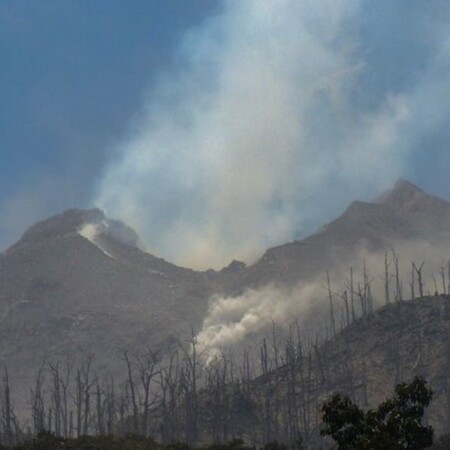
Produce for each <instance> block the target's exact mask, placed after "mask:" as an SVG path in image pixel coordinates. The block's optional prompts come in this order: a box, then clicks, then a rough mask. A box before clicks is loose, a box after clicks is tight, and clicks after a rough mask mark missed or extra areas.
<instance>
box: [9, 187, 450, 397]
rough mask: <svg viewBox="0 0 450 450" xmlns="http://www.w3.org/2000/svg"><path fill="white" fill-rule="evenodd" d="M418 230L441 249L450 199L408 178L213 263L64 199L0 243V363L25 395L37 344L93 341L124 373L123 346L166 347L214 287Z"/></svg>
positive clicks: (105, 365) (192, 321)
mask: <svg viewBox="0 0 450 450" xmlns="http://www.w3.org/2000/svg"><path fill="white" fill-rule="evenodd" d="M417 241H421V242H425V243H427V245H428V246H429V247H427V249H428V250H429V249H430V248H431V249H432V251H431V253H430V254H428V255H426V256H427V258H435V259H438V260H439V261H440V259H441V255H442V254H447V253H446V252H447V249H449V248H450V204H449V203H448V202H446V201H444V200H440V199H437V198H435V197H432V196H430V195H428V194H426V193H424V192H423V191H422V190H420V189H419V188H417V187H416V186H414V185H412V184H411V183H409V182H406V181H402V182H399V183H397V185H396V186H395V187H394V188H393V189H392V190H391V191H390V192H388V193H386V194H384V195H383V196H381V197H380V198H378V199H376V200H374V201H373V202H370V203H364V202H354V203H353V204H352V205H350V207H349V208H348V209H347V210H346V211H345V212H344V213H343V215H342V216H340V217H339V218H337V219H336V220H334V221H332V222H330V223H329V224H327V225H325V226H324V227H323V228H322V229H321V230H319V231H318V232H317V233H316V234H313V235H312V236H310V237H308V238H306V239H304V240H302V241H295V242H291V243H288V244H284V245H281V246H278V247H274V248H272V249H269V250H267V251H266V252H265V253H264V255H263V256H262V258H261V259H260V260H259V261H257V262H256V263H255V264H252V265H250V266H245V264H243V263H240V262H238V261H233V262H232V263H231V264H230V265H229V266H228V267H226V268H224V269H223V270H221V271H219V272H216V271H213V270H209V271H206V272H196V271H193V270H191V269H186V268H181V267H177V266H175V265H173V264H171V263H170V262H167V261H164V260H163V259H161V258H158V257H156V256H153V255H151V254H149V253H147V252H145V251H144V250H142V246H141V244H140V242H139V237H138V236H137V235H136V233H135V232H134V231H133V230H132V229H131V228H129V227H128V226H127V225H125V224H123V223H121V222H117V221H113V220H110V219H108V218H106V217H105V215H104V213H103V212H102V211H100V210H96V209H94V210H88V211H85V210H69V211H66V212H65V213H63V214H60V215H58V216H55V217H52V218H49V219H46V220H44V221H42V222H39V223H37V224H35V225H33V226H31V227H30V228H29V230H27V231H26V232H25V233H24V235H23V236H22V238H21V239H20V240H19V241H18V242H17V243H16V244H14V245H13V246H12V247H10V248H9V249H8V250H6V251H5V252H3V253H2V254H0V336H1V341H0V364H2V365H4V364H7V365H8V367H9V370H10V372H11V373H13V374H14V383H15V389H17V390H18V391H19V392H22V393H24V394H23V397H26V392H28V386H29V385H30V384H31V382H32V381H33V378H34V374H35V373H36V371H37V370H38V368H39V367H40V365H41V362H42V360H43V358H45V357H46V356H51V357H52V358H53V359H59V360H65V359H67V357H71V358H77V357H78V356H79V355H80V354H81V353H92V354H94V355H95V361H96V370H97V371H99V372H100V373H106V372H112V373H114V374H116V375H121V374H123V370H122V369H123V361H122V355H123V351H124V350H126V349H131V350H137V349H142V348H144V347H151V348H154V349H163V350H164V349H167V348H168V347H169V346H170V344H171V343H172V344H176V343H177V342H179V341H186V339H188V338H189V337H190V336H191V333H192V329H194V330H200V329H201V328H202V324H203V322H204V320H205V317H207V315H208V314H209V312H208V311H209V310H208V306H209V305H210V304H211V300H210V299H211V297H213V296H214V295H222V296H230V295H231V296H233V295H237V294H241V293H243V292H245V291H246V289H248V288H260V287H263V286H266V285H268V284H271V283H274V282H275V283H277V284H278V285H280V286H293V285H295V284H296V283H299V282H300V283H301V282H305V281H308V280H314V279H317V278H318V277H322V276H323V275H324V273H325V271H326V270H327V269H330V270H333V269H341V268H342V267H343V268H344V269H345V270H346V269H347V266H348V263H349V261H352V258H353V259H354V258H356V257H358V256H359V255H360V252H361V251H362V250H363V249H364V251H375V250H376V251H378V250H383V249H385V248H390V247H391V246H395V245H403V246H405V244H406V246H408V245H409V243H416V242H417ZM436 244H437V245H436ZM433 246H435V247H436V248H437V249H438V250H436V252H435V250H434V247H433ZM433 252H435V253H433ZM421 256H422V255H421ZM408 264H409V262H408ZM405 284H406V282H405ZM433 292H434V289H433ZM288 319H289V318H288V317H286V320H285V323H287V322H288ZM228 320H229V319H228ZM310 323H311V324H315V323H323V319H322V318H321V317H315V318H314V321H310ZM119 367H121V368H122V369H119ZM121 370H122V371H121Z"/></svg>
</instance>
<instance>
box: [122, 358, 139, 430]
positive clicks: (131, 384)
mask: <svg viewBox="0 0 450 450" xmlns="http://www.w3.org/2000/svg"><path fill="white" fill-rule="evenodd" d="M123 358H124V360H125V362H126V365H127V371H128V386H129V388H130V394H131V405H132V407H133V433H134V434H138V432H139V423H138V421H139V408H138V400H137V393H136V387H135V380H134V376H133V368H132V363H131V360H130V358H129V356H128V352H127V351H125V352H124V354H123Z"/></svg>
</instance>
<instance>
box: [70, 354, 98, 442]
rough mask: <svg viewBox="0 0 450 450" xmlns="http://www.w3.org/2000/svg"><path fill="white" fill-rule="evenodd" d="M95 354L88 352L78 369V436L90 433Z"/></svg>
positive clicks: (76, 397)
mask: <svg viewBox="0 0 450 450" xmlns="http://www.w3.org/2000/svg"><path fill="white" fill-rule="evenodd" d="M92 361H93V355H92V354H87V355H86V356H85V359H84V361H83V362H82V364H81V367H80V368H78V369H77V372H76V376H75V395H74V403H75V408H76V431H77V436H78V437H79V436H81V435H86V434H88V430H89V419H90V408H91V389H92V386H93V385H94V381H93V380H92V379H91V366H92Z"/></svg>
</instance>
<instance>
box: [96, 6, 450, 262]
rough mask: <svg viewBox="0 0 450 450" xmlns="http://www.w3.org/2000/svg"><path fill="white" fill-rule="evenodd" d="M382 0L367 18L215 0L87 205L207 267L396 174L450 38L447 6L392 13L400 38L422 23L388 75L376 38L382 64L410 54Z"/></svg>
mask: <svg viewBox="0 0 450 450" xmlns="http://www.w3.org/2000/svg"><path fill="white" fill-rule="evenodd" d="M393 3H395V4H400V3H401V2H399V1H394V2H390V3H386V4H385V2H380V4H379V5H380V6H379V8H380V11H381V12H383V11H384V10H385V14H384V15H383V14H382V13H380V11H376V12H377V13H378V14H373V11H370V13H371V14H372V16H371V17H376V18H377V20H376V21H375V19H371V18H369V17H368V14H369V12H367V10H372V9H373V8H374V6H371V5H369V2H366V1H363V0H323V1H321V2H317V1H312V0H304V1H298V0H279V1H268V0H267V1H264V0H248V1H245V2H244V1H240V0H234V1H233V0H231V1H227V2H224V3H223V6H222V10H221V12H220V13H219V14H217V15H216V16H214V17H210V18H209V19H208V20H207V21H206V22H205V23H204V24H203V25H202V26H201V27H200V28H198V29H195V30H191V31H190V32H189V33H187V34H186V35H185V37H184V39H183V41H182V43H181V44H180V49H179V53H178V54H177V55H175V58H176V62H177V64H176V67H177V69H176V70H173V73H171V72H170V71H169V73H165V74H163V75H161V77H160V80H159V82H158V83H157V85H156V86H153V87H152V88H151V89H150V92H149V94H148V97H147V99H146V103H145V107H144V108H143V109H142V111H140V113H139V114H138V115H137V117H136V118H135V120H134V122H133V126H132V127H131V129H130V134H129V136H128V138H127V139H125V140H124V142H123V143H122V144H121V145H120V146H118V148H117V149H116V152H115V156H114V158H113V160H112V161H111V162H110V164H109V166H108V167H107V168H106V170H105V172H104V176H103V178H102V180H101V183H100V184H99V186H98V191H97V195H96V201H95V202H96V203H97V205H98V206H99V207H101V208H102V209H104V210H105V211H106V213H107V214H108V215H109V216H112V217H116V218H120V219H122V220H124V221H125V222H126V223H129V224H130V225H132V226H133V227H134V228H135V229H137V230H138V232H139V233H140V234H141V235H142V237H143V238H144V240H145V241H146V243H147V246H148V249H149V251H152V252H155V253H157V254H158V255H160V256H163V257H165V258H167V259H169V260H171V261H173V262H176V263H178V264H182V265H185V266H189V267H195V268H208V267H216V268H218V267H221V266H223V265H225V264H227V263H228V262H229V261H230V260H231V259H234V258H237V259H242V260H245V261H247V262H252V261H253V260H254V259H255V258H257V257H258V256H259V255H260V254H261V252H262V251H263V250H264V249H265V248H267V247H268V246H271V245H274V244H277V243H281V242H284V241H287V240H290V239H292V238H293V237H294V236H295V235H296V233H299V232H300V233H301V232H302V230H308V229H309V228H310V227H311V226H317V225H319V224H320V223H321V222H322V221H323V220H324V219H327V218H328V217H330V216H331V215H334V214H335V213H336V212H337V211H338V210H339V209H341V208H342V207H344V206H345V205H346V204H347V203H348V202H349V201H350V200H352V199H353V198H354V197H359V198H367V197H368V196H371V195H373V194H375V193H377V192H379V191H381V190H383V189H385V188H387V187H388V186H390V185H391V184H392V183H393V182H394V181H395V180H396V179H397V178H399V177H400V176H402V177H404V176H407V175H408V173H409V172H410V170H411V169H410V167H409V165H408V161H409V160H408V158H409V156H410V154H411V152H413V151H415V148H416V146H417V145H418V144H419V143H421V142H422V140H423V139H424V137H426V136H427V135H428V134H429V133H433V132H435V131H436V130H437V129H440V128H442V127H443V126H444V123H445V122H444V118H445V117H446V116H447V115H448V114H447V113H448V112H450V102H445V101H444V102H443V103H442V102H441V99H443V98H445V97H446V93H447V92H448V88H449V87H450V86H449V84H450V81H449V80H450V77H447V76H446V75H447V74H448V70H447V69H448V68H447V66H446V65H447V62H446V61H448V60H450V59H449V58H448V56H449V52H450V45H449V42H450V40H449V39H442V37H443V34H444V31H443V30H444V27H443V25H442V26H439V23H440V22H439V21H438V19H437V18H436V17H441V18H443V17H447V16H448V12H449V11H448V9H449V8H448V7H446V6H443V7H442V8H441V9H440V11H437V12H436V11H435V9H436V8H434V9H433V8H432V7H431V6H424V4H423V3H421V5H423V7H422V9H424V8H425V9H427V8H428V9H429V10H430V14H428V15H426V20H425V19H424V21H423V22H426V24H424V23H422V22H420V21H414V22H413V21H412V20H411V21H408V20H409V19H410V18H411V17H412V15H414V14H416V15H417V17H419V14H420V13H422V12H423V11H422V10H421V7H420V4H419V3H417V2H415V1H414V2H411V5H408V11H403V10H401V11H403V12H402V14H404V17H403V18H402V17H401V15H400V14H398V19H399V20H400V19H405V21H404V22H405V23H408V24H409V25H408V26H409V28H408V30H406V31H408V32H410V33H411V35H412V36H416V35H417V34H420V33H421V32H424V30H423V29H422V28H424V27H425V26H428V27H430V29H431V25H432V26H433V30H434V31H433V32H432V33H431V32H429V33H428V35H427V36H428V40H427V42H424V43H421V47H420V48H421V49H422V47H425V50H426V51H423V52H422V53H420V54H419V52H418V51H417V54H416V55H413V56H416V60H417V63H416V65H413V63H412V62H411V61H409V60H408V61H406V62H405V65H404V67H400V68H398V67H397V66H395V67H396V68H395V69H394V68H393V69H392V70H391V72H388V69H386V68H385V65H386V63H385V61H384V59H383V58H382V57H379V56H378V53H377V50H378V48H379V47H378V46H377V44H379V43H380V42H381V41H383V39H386V40H387V41H388V43H389V38H391V41H390V43H389V46H386V52H389V55H390V56H391V57H393V58H395V56H396V54H397V53H395V52H396V51H397V52H398V54H402V53H401V52H402V51H405V52H410V49H409V47H408V45H409V44H410V43H409V42H407V43H399V41H398V39H396V36H397V33H399V31H398V30H399V28H398V24H397V23H396V22H395V20H394V21H393V22H394V23H391V22H389V21H388V20H387V17H389V18H392V17H394V18H395V17H396V16H395V11H394V12H392V11H390V10H389V8H390V6H389V5H391V4H393ZM432 3H433V4H434V2H430V5H431V4H432ZM438 3H439V2H438ZM377 5H378V3H377ZM418 5H419V6H418ZM427 5H429V4H428V3H427ZM383 8H384V10H383ZM433 11H434V12H433ZM431 13H433V14H434V15H433V14H431ZM438 13H439V14H438ZM414 17H415V16H414ZM383 21H384V22H383ZM375 22H376V23H375ZM438 22H439V23H438ZM443 22H444V21H443ZM443 22H442V24H443ZM402 23H403V22H402ZM380 27H381V28H382V29H383V33H384V35H383V36H382V37H380V36H379V32H378V35H377V34H376V33H375V31H376V30H379V28H380ZM406 31H405V30H402V32H403V33H404V35H406V36H409V35H408V34H407V33H406ZM428 31H429V30H428ZM385 35H386V36H387V37H386V36H385ZM384 44H385V43H384V42H381V45H384ZM402 46H403V47H402ZM414 48H415V47H414ZM396 62H397V61H395V63H396ZM394 72H395V73H394ZM394 75H395V76H394ZM389 76H390V77H391V78H389ZM386 77H387V78H388V82H386ZM430 99H431V100H432V101H430ZM435 101H436V105H435V104H434V102H435ZM437 104H439V106H437Z"/></svg>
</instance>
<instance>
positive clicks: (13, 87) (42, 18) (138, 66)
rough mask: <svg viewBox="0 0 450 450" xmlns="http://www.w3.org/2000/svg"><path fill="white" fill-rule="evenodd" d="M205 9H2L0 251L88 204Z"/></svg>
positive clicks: (59, 4)
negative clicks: (147, 96)
mask: <svg viewBox="0 0 450 450" xmlns="http://www.w3.org/2000/svg"><path fill="white" fill-rule="evenodd" d="M216 8H217V5H216V4H215V2H214V1H209V0H189V1H184V0H164V1H147V0H132V1H130V2H125V1H120V0H119V1H117V0H96V1H88V0H86V1H83V0H58V1H54V0H42V1H38V2H36V1H33V0H2V2H0V99H1V101H0V157H1V162H0V209H1V210H2V211H3V214H2V216H1V218H0V248H1V247H4V246H5V245H7V244H9V243H10V242H11V240H12V239H14V238H15V237H17V235H18V234H19V233H21V232H22V231H23V229H24V227H26V226H28V225H29V224H31V223H32V222H33V221H35V220H37V219H40V218H45V217H46V216H48V215H49V214H54V213H58V212H60V211H61V210H64V209H67V208H71V207H86V206H89V204H90V203H92V190H93V186H94V184H95V182H96V180H97V179H98V177H99V176H100V172H101V170H102V168H103V166H104V164H105V162H106V160H107V159H108V157H109V155H110V151H111V148H112V147H113V146H114V144H115V142H116V141H117V140H118V139H120V138H121V136H123V135H124V134H126V132H127V127H128V125H129V122H130V120H131V119H132V117H133V115H134V114H135V113H136V111H137V110H138V109H139V108H140V106H141V104H142V101H143V96H144V92H145V90H146V89H147V88H148V86H150V85H151V84H152V82H153V81H154V79H155V77H156V76H158V74H159V73H160V72H161V71H163V70H167V69H168V68H169V67H171V66H174V65H176V64H177V60H176V57H175V56H174V51H175V50H176V47H177V45H178V42H179V40H180V38H181V36H182V35H183V33H184V32H185V31H186V29H189V28H190V27H193V26H195V25H196V24H198V23H199V22H201V21H202V20H203V19H204V18H205V16H208V15H210V14H212V13H213V12H214V11H215V9H216Z"/></svg>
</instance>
